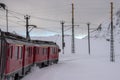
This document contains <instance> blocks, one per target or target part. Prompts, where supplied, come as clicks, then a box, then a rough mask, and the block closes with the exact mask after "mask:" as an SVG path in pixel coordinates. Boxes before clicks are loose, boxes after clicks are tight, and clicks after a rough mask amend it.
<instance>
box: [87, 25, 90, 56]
mask: <svg viewBox="0 0 120 80" xmlns="http://www.w3.org/2000/svg"><path fill="white" fill-rule="evenodd" d="M87 25H88V52H89V55H90V23H87Z"/></svg>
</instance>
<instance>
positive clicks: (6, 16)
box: [6, 9, 8, 32]
mask: <svg viewBox="0 0 120 80" xmlns="http://www.w3.org/2000/svg"><path fill="white" fill-rule="evenodd" d="M6 27H7V32H8V9H6Z"/></svg>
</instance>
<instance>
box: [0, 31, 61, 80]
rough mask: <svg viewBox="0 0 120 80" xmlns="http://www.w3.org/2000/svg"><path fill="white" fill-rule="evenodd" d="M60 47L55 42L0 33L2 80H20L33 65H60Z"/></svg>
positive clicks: (0, 69)
mask: <svg viewBox="0 0 120 80" xmlns="http://www.w3.org/2000/svg"><path fill="white" fill-rule="evenodd" d="M59 51H60V49H59V46H58V45H57V44H56V43H54V42H48V41H39V40H30V41H27V40H26V39H25V38H23V37H21V36H18V35H15V34H12V33H9V32H3V31H0V80H20V78H21V77H23V76H25V75H26V74H27V73H28V72H30V70H31V67H32V66H33V65H37V66H39V67H44V66H48V65H49V64H52V63H58V59H59Z"/></svg>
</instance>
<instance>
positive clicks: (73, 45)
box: [72, 2, 75, 53]
mask: <svg viewBox="0 0 120 80" xmlns="http://www.w3.org/2000/svg"><path fill="white" fill-rule="evenodd" d="M74 34H75V33H74V3H73V2H72V53H75V41H74V40H75V35H74Z"/></svg>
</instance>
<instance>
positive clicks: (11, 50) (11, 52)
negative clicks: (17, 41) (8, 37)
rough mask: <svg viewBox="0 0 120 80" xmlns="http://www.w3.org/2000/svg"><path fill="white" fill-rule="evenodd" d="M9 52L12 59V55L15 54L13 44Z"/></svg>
mask: <svg viewBox="0 0 120 80" xmlns="http://www.w3.org/2000/svg"><path fill="white" fill-rule="evenodd" d="M9 53H10V58H11V59H12V55H13V46H10V51H9Z"/></svg>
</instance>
